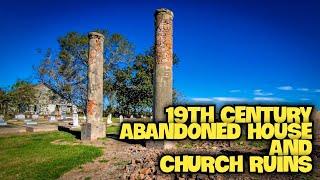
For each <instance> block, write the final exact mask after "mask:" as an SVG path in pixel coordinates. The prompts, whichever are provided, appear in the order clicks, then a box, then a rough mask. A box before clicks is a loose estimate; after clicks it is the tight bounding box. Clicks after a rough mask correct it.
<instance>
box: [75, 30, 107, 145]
mask: <svg viewBox="0 0 320 180" xmlns="http://www.w3.org/2000/svg"><path fill="white" fill-rule="evenodd" d="M103 42H104V36H103V35H102V34H100V33H97V32H91V33H89V59H88V94H87V96H88V100H87V121H86V123H85V125H84V126H83V127H82V130H81V139H82V140H96V139H97V138H103V137H105V136H106V125H105V123H103V121H102V114H103V61H104V60H103Z"/></svg>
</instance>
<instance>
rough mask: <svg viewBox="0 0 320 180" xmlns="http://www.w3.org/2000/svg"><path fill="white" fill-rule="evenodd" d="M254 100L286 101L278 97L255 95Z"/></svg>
mask: <svg viewBox="0 0 320 180" xmlns="http://www.w3.org/2000/svg"><path fill="white" fill-rule="evenodd" d="M253 100H254V101H268V102H282V101H285V99H283V98H277V97H255V98H253Z"/></svg>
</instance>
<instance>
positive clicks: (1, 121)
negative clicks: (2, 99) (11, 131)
mask: <svg viewBox="0 0 320 180" xmlns="http://www.w3.org/2000/svg"><path fill="white" fill-rule="evenodd" d="M6 125H8V124H7V122H6V121H4V119H3V116H2V117H0V126H6Z"/></svg>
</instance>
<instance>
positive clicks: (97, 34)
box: [88, 32, 104, 39]
mask: <svg viewBox="0 0 320 180" xmlns="http://www.w3.org/2000/svg"><path fill="white" fill-rule="evenodd" d="M88 37H89V39H95V38H97V39H101V38H102V39H104V35H103V34H101V33H98V32H89V34H88Z"/></svg>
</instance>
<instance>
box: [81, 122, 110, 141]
mask: <svg viewBox="0 0 320 180" xmlns="http://www.w3.org/2000/svg"><path fill="white" fill-rule="evenodd" d="M105 137H106V124H105V123H102V122H96V123H85V124H84V125H83V126H82V127H81V140H89V141H95V140H97V139H98V138H105Z"/></svg>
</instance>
